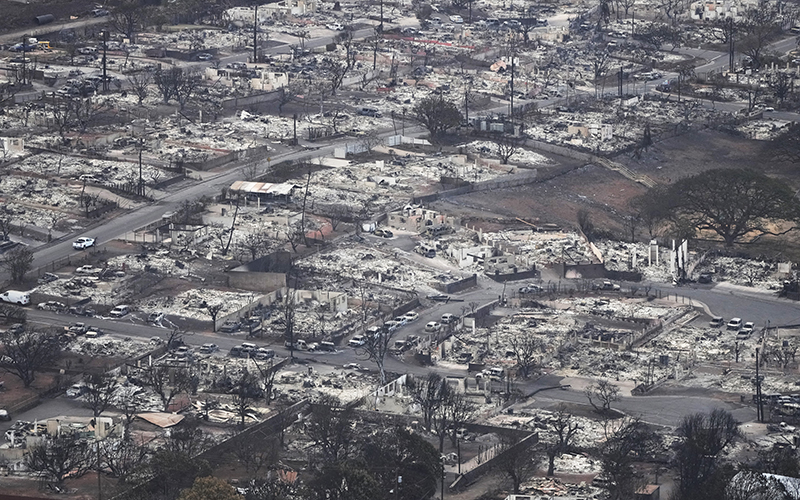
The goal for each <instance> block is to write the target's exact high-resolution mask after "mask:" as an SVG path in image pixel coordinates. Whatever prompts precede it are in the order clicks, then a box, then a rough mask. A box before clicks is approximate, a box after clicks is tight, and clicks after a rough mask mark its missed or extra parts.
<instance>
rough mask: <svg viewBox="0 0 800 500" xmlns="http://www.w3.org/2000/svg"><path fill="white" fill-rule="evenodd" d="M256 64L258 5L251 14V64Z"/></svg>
mask: <svg viewBox="0 0 800 500" xmlns="http://www.w3.org/2000/svg"><path fill="white" fill-rule="evenodd" d="M256 63H258V4H257V3H256V9H255V13H254V14H253V64H256Z"/></svg>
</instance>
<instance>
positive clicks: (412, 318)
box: [403, 311, 419, 323]
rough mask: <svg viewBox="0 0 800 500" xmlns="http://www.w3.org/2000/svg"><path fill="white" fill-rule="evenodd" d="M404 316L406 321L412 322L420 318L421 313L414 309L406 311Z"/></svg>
mask: <svg viewBox="0 0 800 500" xmlns="http://www.w3.org/2000/svg"><path fill="white" fill-rule="evenodd" d="M403 317H404V318H405V319H406V323H411V322H413V321H416V320H418V319H419V313H416V312H414V311H409V312H407V313H405V314H404V315H403Z"/></svg>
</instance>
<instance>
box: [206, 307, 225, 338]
mask: <svg viewBox="0 0 800 500" xmlns="http://www.w3.org/2000/svg"><path fill="white" fill-rule="evenodd" d="M223 309H225V304H223V303H221V302H220V303H219V304H206V312H208V315H209V316H211V323H212V329H213V330H212V331H214V332H216V331H217V317H218V316H219V313H220V312H222V310H223Z"/></svg>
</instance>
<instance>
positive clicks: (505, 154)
mask: <svg viewBox="0 0 800 500" xmlns="http://www.w3.org/2000/svg"><path fill="white" fill-rule="evenodd" d="M492 141H493V142H494V144H495V145H496V146H497V156H499V157H500V160H501V161H502V163H503V165H506V164H507V163H508V160H510V159H511V157H512V156H514V155H515V154H516V153H517V151H519V148H520V147H521V146H522V141H521V140H520V139H519V138H517V137H514V136H512V135H509V134H505V133H501V134H498V135H496V136H494V138H493V139H492Z"/></svg>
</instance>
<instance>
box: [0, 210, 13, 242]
mask: <svg viewBox="0 0 800 500" xmlns="http://www.w3.org/2000/svg"><path fill="white" fill-rule="evenodd" d="M11 230H12V227H11V217H9V216H7V215H3V216H0V237H1V238H0V241H8V235H9V234H11Z"/></svg>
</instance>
